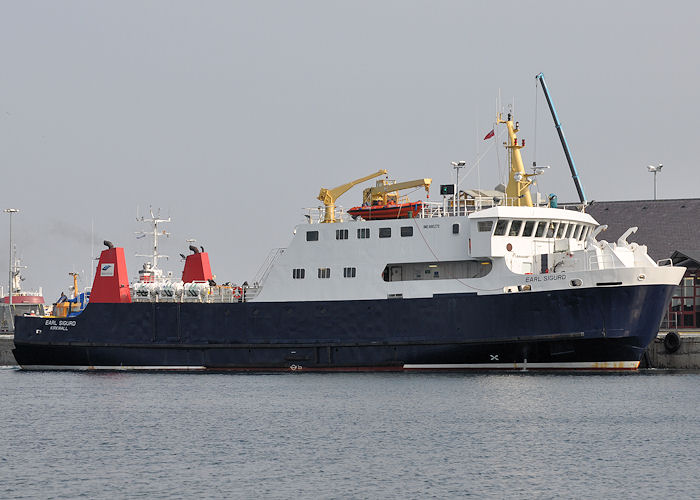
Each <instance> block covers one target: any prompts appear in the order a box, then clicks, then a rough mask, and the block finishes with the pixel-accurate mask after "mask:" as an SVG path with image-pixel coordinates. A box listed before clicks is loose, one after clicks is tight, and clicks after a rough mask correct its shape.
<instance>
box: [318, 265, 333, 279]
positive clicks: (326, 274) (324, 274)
mask: <svg viewBox="0 0 700 500" xmlns="http://www.w3.org/2000/svg"><path fill="white" fill-rule="evenodd" d="M318 277H319V278H322V279H325V278H330V277H331V268H330V267H319V268H318Z"/></svg>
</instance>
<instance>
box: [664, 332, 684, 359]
mask: <svg viewBox="0 0 700 500" xmlns="http://www.w3.org/2000/svg"><path fill="white" fill-rule="evenodd" d="M664 347H665V348H666V352H667V353H669V354H673V353H674V352H676V351H677V350H678V349H680V347H681V337H680V335H678V334H677V333H676V332H668V333H667V334H666V337H664Z"/></svg>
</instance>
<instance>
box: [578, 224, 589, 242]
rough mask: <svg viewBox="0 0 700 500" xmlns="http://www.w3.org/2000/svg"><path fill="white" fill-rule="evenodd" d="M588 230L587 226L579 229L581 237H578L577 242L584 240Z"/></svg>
mask: <svg viewBox="0 0 700 500" xmlns="http://www.w3.org/2000/svg"><path fill="white" fill-rule="evenodd" d="M589 229H590V228H589V227H588V226H583V228H582V229H581V235H580V236H579V237H578V239H579V241H583V240H585V239H586V236H588V231H589Z"/></svg>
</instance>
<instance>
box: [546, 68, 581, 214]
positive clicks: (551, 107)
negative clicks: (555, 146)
mask: <svg viewBox="0 0 700 500" xmlns="http://www.w3.org/2000/svg"><path fill="white" fill-rule="evenodd" d="M535 78H537V79H538V80H539V81H540V84H541V85H542V91H543V92H544V96H545V98H546V99H547V104H548V105H549V110H550V111H551V112H552V118H553V119H554V126H555V127H556V129H557V133H558V134H559V140H560V141H561V145H562V147H563V148H564V155H566V161H567V162H568V163H569V169H570V170H571V177H572V178H573V179H574V185H575V186H576V191H577V192H578V198H579V200H581V203H583V204H584V205H586V204H587V203H588V202H587V201H586V195H585V194H584V192H583V186H581V181H580V180H579V178H578V172H577V171H576V165H575V164H574V159H573V158H572V157H571V152H570V151H569V145H568V144H567V142H566V137H564V129H563V128H562V126H561V123H560V122H559V117H558V116H557V111H556V110H555V109H554V103H552V99H551V98H550V97H549V90H547V84H546V83H545V81H544V73H540V74H539V75H537V76H536V77H535Z"/></svg>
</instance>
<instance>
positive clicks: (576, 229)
mask: <svg viewBox="0 0 700 500" xmlns="http://www.w3.org/2000/svg"><path fill="white" fill-rule="evenodd" d="M582 228H583V226H582V225H581V224H576V227H574V234H573V238H575V239H578V237H579V235H580V234H581V229H582Z"/></svg>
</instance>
